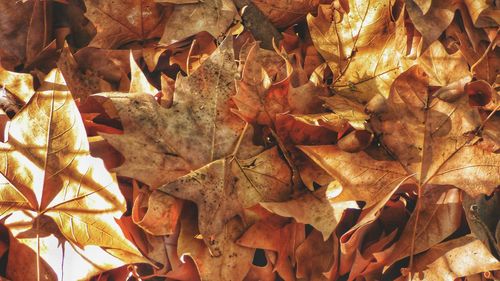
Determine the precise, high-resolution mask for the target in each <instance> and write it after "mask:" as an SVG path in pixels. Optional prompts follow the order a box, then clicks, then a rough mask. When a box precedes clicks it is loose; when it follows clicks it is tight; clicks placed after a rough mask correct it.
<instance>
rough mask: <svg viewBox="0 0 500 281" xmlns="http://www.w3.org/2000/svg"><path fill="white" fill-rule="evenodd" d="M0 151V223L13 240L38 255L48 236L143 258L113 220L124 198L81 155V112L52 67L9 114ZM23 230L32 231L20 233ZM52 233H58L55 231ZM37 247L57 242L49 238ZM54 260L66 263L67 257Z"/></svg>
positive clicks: (95, 163)
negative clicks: (0, 219)
mask: <svg viewBox="0 0 500 281" xmlns="http://www.w3.org/2000/svg"><path fill="white" fill-rule="evenodd" d="M0 151H1V154H2V155H3V156H2V158H1V160H0V166H2V167H3V168H2V169H1V172H2V174H3V175H4V176H5V178H6V179H7V180H8V181H9V184H6V185H4V189H3V190H2V197H1V202H0V204H1V205H2V210H3V216H4V217H5V216H6V215H9V214H11V216H10V217H9V218H8V220H7V223H6V225H7V226H9V227H10V228H11V230H12V231H13V232H14V233H16V234H18V237H17V238H18V239H19V240H20V241H21V242H23V243H25V244H26V245H28V246H29V247H31V248H32V249H33V251H35V252H36V253H37V254H39V255H41V256H42V257H43V258H47V257H48V256H47V255H50V254H51V253H52V252H51V251H53V250H54V249H53V248H47V249H45V248H44V247H45V246H44V247H43V248H40V246H41V245H42V243H45V242H39V243H40V244H37V242H36V241H37V237H38V236H45V235H51V234H53V235H55V236H56V237H59V239H64V240H63V241H68V242H69V243H70V245H72V247H78V248H81V249H83V251H81V252H82V253H81V255H85V251H86V249H87V248H86V246H87V245H96V246H99V247H103V248H105V249H106V250H107V251H108V252H109V253H111V254H113V255H116V257H118V258H119V259H122V260H123V261H125V262H133V261H136V262H137V261H143V260H144V259H143V258H141V257H140V253H139V252H138V251H137V249H136V248H135V246H133V245H132V243H131V242H130V241H128V240H126V239H125V238H124V237H123V236H122V234H121V231H120V229H119V227H118V225H117V224H116V222H115V218H118V217H119V216H121V214H122V213H123V212H124V211H125V209H126V208H125V201H124V199H123V197H122V196H121V194H120V191H119V189H118V185H117V184H116V182H115V180H114V179H113V177H112V176H111V174H109V173H108V172H107V171H106V169H105V168H104V165H103V162H102V160H100V159H96V158H93V157H91V156H90V155H89V147H88V142H87V136H86V135H85V129H84V127H83V123H82V121H81V117H80V115H79V113H78V110H77V108H76V105H75V103H74V102H73V99H72V97H71V94H70V93H69V91H68V90H67V88H66V85H65V82H64V80H63V78H62V75H61V73H60V72H59V71H57V70H54V71H52V72H51V73H49V75H48V76H47V77H46V79H45V82H44V84H43V85H42V88H41V89H40V90H39V91H38V92H36V93H35V95H34V96H33V97H32V99H31V100H30V101H29V103H28V104H27V105H26V106H25V107H24V108H23V109H22V110H21V111H20V112H19V113H18V114H17V115H16V116H15V117H14V119H12V123H11V126H10V129H9V132H8V140H7V142H6V143H1V146H0ZM21 175H22V176H21ZM89 210H92V211H91V212H90V213H89ZM16 218H17V219H18V221H16ZM40 220H45V221H47V220H49V221H53V222H54V223H55V224H54V226H56V225H57V227H55V228H54V227H52V228H50V227H49V228H47V227H45V226H44V225H41V223H40ZM16 223H19V224H16ZM26 229H31V232H32V233H33V234H32V235H33V236H31V235H30V236H27V237H23V236H22V235H21V234H22V233H23V232H24V233H25V232H26V231H27V230H26ZM59 231H60V234H61V235H60V236H58V234H57V233H55V232H59ZM47 232H48V233H47ZM44 233H47V234H44ZM61 236H62V237H61ZM56 241H57V239H56ZM61 243H63V242H61ZM43 245H47V246H48V247H53V246H54V245H56V247H57V243H56V244H43ZM75 249H76V248H75ZM97 249H100V248H97ZM97 249H96V250H97ZM108 257H112V256H110V255H108ZM31 262H32V263H33V264H38V263H37V261H36V260H32V261H31ZM62 262H64V263H65V264H66V265H67V263H68V262H70V260H64V259H63V260H62ZM105 263H106V261H105V260H103V263H102V265H104V264H105ZM114 264H115V265H116V263H114ZM66 265H65V266H64V267H63V268H66ZM110 265H111V264H110ZM108 268H109V267H108ZM57 270H58V269H57ZM93 270H96V268H95V267H94V269H93ZM79 274H87V273H86V272H85V271H82V272H80V273H79ZM26 278H29V279H26V280H36V278H37V276H29V277H28V276H27V277H26ZM38 278H39V277H38Z"/></svg>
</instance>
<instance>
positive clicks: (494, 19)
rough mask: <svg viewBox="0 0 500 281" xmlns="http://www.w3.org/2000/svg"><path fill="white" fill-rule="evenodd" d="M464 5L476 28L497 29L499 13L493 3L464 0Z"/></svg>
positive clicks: (479, 0) (499, 22)
mask: <svg viewBox="0 0 500 281" xmlns="http://www.w3.org/2000/svg"><path fill="white" fill-rule="evenodd" d="M464 2H465V5H466V6H467V10H468V11H469V14H470V17H471V18H472V21H473V22H474V26H476V27H497V26H498V25H499V24H500V11H499V10H498V6H495V4H494V3H493V2H488V1H485V0H478V1H474V0H465V1H464Z"/></svg>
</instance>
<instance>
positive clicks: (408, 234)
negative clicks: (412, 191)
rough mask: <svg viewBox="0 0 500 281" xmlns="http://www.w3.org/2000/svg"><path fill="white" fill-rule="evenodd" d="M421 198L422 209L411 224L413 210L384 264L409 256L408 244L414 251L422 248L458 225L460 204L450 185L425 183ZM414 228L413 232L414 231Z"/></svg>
mask: <svg viewBox="0 0 500 281" xmlns="http://www.w3.org/2000/svg"><path fill="white" fill-rule="evenodd" d="M421 200H422V204H421V206H422V209H421V210H420V214H419V218H418V222H417V226H415V220H416V216H417V212H414V213H413V214H412V216H411V217H410V219H409V220H408V222H407V224H406V227H405V229H404V230H403V232H402V233H401V236H400V237H399V239H398V242H397V243H396V244H395V245H394V247H393V248H392V249H391V251H389V253H390V254H389V255H390V256H388V257H386V258H385V259H386V260H385V263H392V262H395V261H398V260H400V259H402V258H404V257H407V256H408V255H410V247H412V245H414V249H413V253H414V254H418V253H421V252H423V251H426V250H428V249H429V248H431V247H432V246H434V245H436V244H438V243H439V242H441V241H443V240H444V239H445V238H447V237H448V236H450V235H451V234H453V232H455V231H456V230H457V229H458V228H459V227H460V224H461V222H462V206H461V204H460V191H459V190H458V189H456V188H453V187H451V186H429V187H427V190H426V191H425V193H424V194H423V195H422V198H421ZM415 227H416V230H417V231H416V233H415V234H414V233H413V231H414V228H415ZM414 235H415V236H414ZM412 240H414V242H412ZM412 243H414V244H412Z"/></svg>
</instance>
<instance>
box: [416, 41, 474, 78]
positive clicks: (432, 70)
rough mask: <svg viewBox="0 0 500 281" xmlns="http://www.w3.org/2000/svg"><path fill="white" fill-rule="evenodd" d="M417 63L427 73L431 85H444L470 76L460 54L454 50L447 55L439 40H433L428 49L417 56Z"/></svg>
mask: <svg viewBox="0 0 500 281" xmlns="http://www.w3.org/2000/svg"><path fill="white" fill-rule="evenodd" d="M418 63H419V66H421V67H422V69H423V70H424V71H425V73H427V74H428V75H429V82H430V83H429V84H430V85H431V86H446V85H449V84H451V83H453V82H455V81H458V80H460V79H463V78H464V77H468V76H471V73H470V71H469V66H468V65H467V61H466V60H465V58H464V57H463V56H462V54H461V53H460V52H456V53H454V54H452V55H449V54H448V53H447V52H446V49H445V48H444V47H443V45H442V44H441V42H439V41H435V42H434V43H432V44H431V45H430V46H429V49H427V50H426V51H425V52H424V53H423V54H422V55H421V56H420V57H419V58H418ZM450 69H453V71H450Z"/></svg>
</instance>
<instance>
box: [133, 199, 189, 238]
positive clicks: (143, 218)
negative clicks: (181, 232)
mask: <svg viewBox="0 0 500 281" xmlns="http://www.w3.org/2000/svg"><path fill="white" fill-rule="evenodd" d="M181 210H182V201H180V200H176V199H175V198H174V197H172V196H168V195H167V194H165V193H163V192H160V191H157V190H154V191H153V192H151V194H146V193H145V192H142V193H140V194H139V195H138V196H137V198H136V199H135V200H134V207H133V209H132V219H133V221H134V223H135V224H136V225H138V226H140V227H141V228H142V229H144V231H146V232H148V233H150V234H152V235H171V234H173V233H174V231H175V228H176V225H177V220H178V219H179V216H180V214H181Z"/></svg>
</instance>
